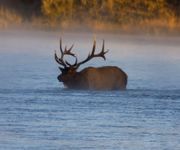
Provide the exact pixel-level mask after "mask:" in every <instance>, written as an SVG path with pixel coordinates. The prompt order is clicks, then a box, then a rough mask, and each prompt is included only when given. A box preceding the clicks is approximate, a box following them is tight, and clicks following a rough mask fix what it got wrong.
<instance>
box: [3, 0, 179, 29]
mask: <svg viewBox="0 0 180 150" xmlns="http://www.w3.org/2000/svg"><path fill="white" fill-rule="evenodd" d="M0 5H1V8H2V7H3V8H7V9H9V10H12V11H13V13H14V12H16V13H17V14H18V15H19V16H21V19H22V22H23V21H32V20H33V19H35V18H36V19H35V21H36V22H43V23H45V24H49V25H50V26H51V25H52V26H53V25H54V26H55V25H58V26H59V25H62V24H64V25H65V26H68V25H69V24H70V25H72V23H74V24H75V23H84V24H87V25H90V26H93V25H94V23H96V25H99V26H100V28H101V27H102V26H103V25H106V24H111V25H117V26H118V25H119V26H123V25H132V26H136V25H137V26H139V25H144V26H145V25H150V26H154V25H155V26H168V27H171V28H172V27H174V26H176V24H178V22H179V18H180V1H179V0H148V1H144V0H1V1H0ZM0 15H1V16H2V14H0ZM6 18H7V17H6ZM37 18H38V19H37ZM35 21H34V22H35ZM1 22H2V21H0V23H1Z"/></svg>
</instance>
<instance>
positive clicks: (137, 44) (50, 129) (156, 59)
mask: <svg viewBox="0 0 180 150" xmlns="http://www.w3.org/2000/svg"><path fill="white" fill-rule="evenodd" d="M60 36H61V37H62V36H63V41H64V42H63V43H64V44H66V45H69V46H70V45H71V44H73V43H75V47H74V51H76V52H77V55H78V57H79V59H83V58H84V57H86V55H87V54H88V52H89V51H91V48H92V37H93V34H87V33H86V34H72V33H54V32H51V33H48V32H32V33H31V32H20V33H19V32H14V31H9V32H1V33H0V45H1V49H0V85H1V86H0V114H1V115H0V149H3V150H12V149H15V150H16V149H29V150H32V149H37V150H39V149H43V150H50V149H53V150H54V149H63V150H64V149H77V150H80V149H82V150H84V149H97V150H100V149H103V150H104V149H107V150H114V149H122V150H123V149H124V150H132V149H133V150H137V149H138V150H144V149H164V150H165V149H166V150H168V149H169V150H172V149H173V150H179V149H180V144H179V141H180V49H179V48H180V39H179V38H178V37H169V38H164V37H148V36H132V37H131V36H123V35H102V34H100V35H99V36H97V37H96V38H97V50H100V49H101V46H102V39H105V41H106V48H107V49H110V52H109V54H107V61H106V62H104V61H103V60H100V59H95V60H94V61H90V62H89V63H88V64H86V65H85V66H89V65H91V66H101V65H117V66H119V67H121V68H122V69H123V70H124V71H125V72H127V74H128V76H129V82H128V89H127V91H123V92H120V91H112V92H111V91H82V90H78V91H75V90H67V89H64V88H63V85H62V84H61V83H58V81H57V79H56V77H57V75H58V74H59V70H58V65H57V64H56V62H55V61H54V58H53V55H54V50H55V49H58V48H59V37H60ZM81 68H83V66H82V67H81Z"/></svg>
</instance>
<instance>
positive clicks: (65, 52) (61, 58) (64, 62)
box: [54, 38, 77, 68]
mask: <svg viewBox="0 0 180 150" xmlns="http://www.w3.org/2000/svg"><path fill="white" fill-rule="evenodd" d="M73 46H74V45H72V46H71V47H70V48H69V49H67V46H65V48H64V50H63V48H62V39H61V38H60V52H61V57H58V56H57V54H56V51H55V54H54V57H55V60H56V62H57V63H59V64H60V65H62V66H64V67H65V68H66V67H67V65H68V66H69V67H71V66H73V67H74V66H76V65H77V57H76V56H75V54H74V53H72V52H71V50H72V48H73ZM65 55H71V56H73V57H75V59H76V61H75V63H74V64H73V65H71V64H70V63H68V62H67V61H64V60H63V58H64V56H65Z"/></svg>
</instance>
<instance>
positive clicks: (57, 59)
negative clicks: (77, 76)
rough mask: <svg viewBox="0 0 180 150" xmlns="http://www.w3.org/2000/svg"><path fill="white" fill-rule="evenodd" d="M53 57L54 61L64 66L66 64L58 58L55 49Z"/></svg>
mask: <svg viewBox="0 0 180 150" xmlns="http://www.w3.org/2000/svg"><path fill="white" fill-rule="evenodd" d="M54 58H55V60H56V62H57V63H58V64H60V65H62V66H64V67H66V64H65V63H64V61H63V60H62V59H60V58H58V56H57V54H56V50H55V54H54Z"/></svg>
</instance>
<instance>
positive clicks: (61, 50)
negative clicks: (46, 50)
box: [60, 38, 63, 56]
mask: <svg viewBox="0 0 180 150" xmlns="http://www.w3.org/2000/svg"><path fill="white" fill-rule="evenodd" d="M60 52H61V56H62V55H63V49H62V39H61V38H60Z"/></svg>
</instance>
